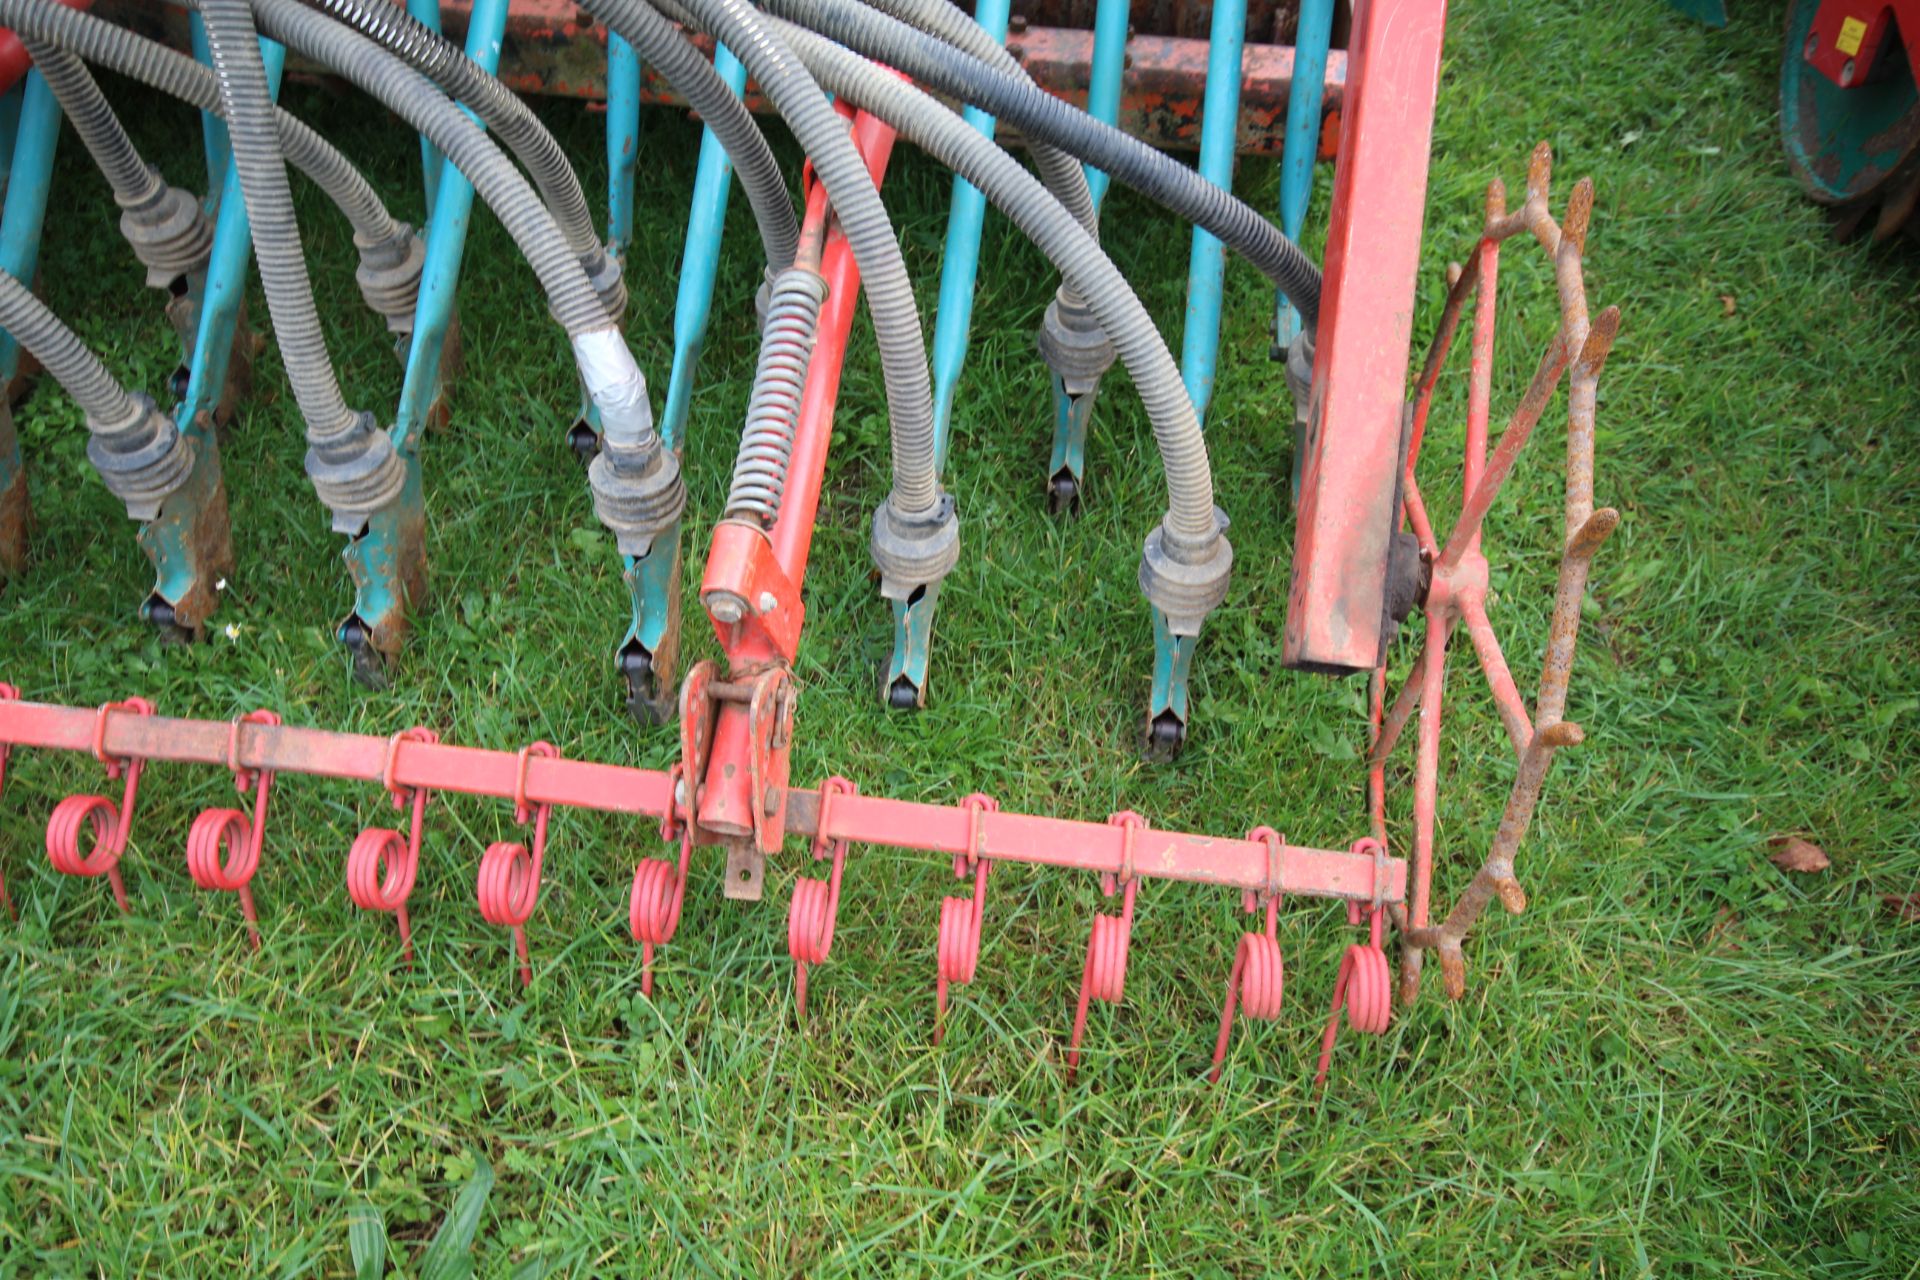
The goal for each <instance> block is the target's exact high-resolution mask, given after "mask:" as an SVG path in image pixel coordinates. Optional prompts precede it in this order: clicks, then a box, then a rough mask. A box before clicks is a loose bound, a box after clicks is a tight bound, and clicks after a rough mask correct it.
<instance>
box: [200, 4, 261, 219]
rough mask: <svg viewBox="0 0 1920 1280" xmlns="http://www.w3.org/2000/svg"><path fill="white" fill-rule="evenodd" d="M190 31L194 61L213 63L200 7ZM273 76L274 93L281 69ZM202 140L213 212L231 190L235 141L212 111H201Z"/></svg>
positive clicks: (204, 64) (208, 197)
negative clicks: (230, 161)
mask: <svg viewBox="0 0 1920 1280" xmlns="http://www.w3.org/2000/svg"><path fill="white" fill-rule="evenodd" d="M187 30H188V31H189V32H191V33H192V36H193V57H194V60H195V61H196V62H198V63H200V64H201V65H202V66H206V67H210V66H212V65H213V49H212V48H211V47H210V46H209V45H208V44H207V24H206V22H205V20H204V19H202V18H201V17H200V11H199V10H198V9H195V10H193V11H191V12H190V13H188V14H187ZM260 47H261V48H262V49H265V48H266V47H267V43H266V42H265V41H262V42H261V45H260ZM271 75H272V76H273V77H276V78H275V79H274V80H273V83H274V85H275V92H278V84H279V82H278V79H277V77H278V75H279V72H277V71H274V72H272V73H271ZM200 143H201V146H202V148H203V149H204V150H205V151H206V156H207V208H208V211H209V212H211V211H212V209H213V207H214V206H213V201H214V200H216V199H217V198H218V197H219V195H220V192H222V191H224V190H227V189H228V188H227V187H225V185H224V184H225V182H226V180H227V161H228V159H229V157H231V156H232V154H233V143H232V142H231V141H230V140H229V138H228V135H227V122H226V121H225V120H222V119H221V118H220V117H219V116H217V115H215V114H214V113H213V112H211V111H202V112H201V113H200Z"/></svg>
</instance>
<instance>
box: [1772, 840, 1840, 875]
mask: <svg viewBox="0 0 1920 1280" xmlns="http://www.w3.org/2000/svg"><path fill="white" fill-rule="evenodd" d="M1767 847H1768V848H1769V849H1772V850H1773V865H1774V866H1776V867H1778V868H1780V869H1781V870H1782V871H1825V870H1826V869H1827V868H1828V867H1830V866H1832V865H1833V862H1832V860H1831V859H1829V858H1828V857H1827V851H1826V850H1825V849H1822V848H1821V847H1820V846H1819V845H1817V844H1815V843H1814V842H1813V841H1811V840H1803V839H1801V838H1800V837H1799V836H1775V837H1773V838H1772V839H1771V840H1769V841H1767Z"/></svg>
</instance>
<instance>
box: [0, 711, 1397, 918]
mask: <svg viewBox="0 0 1920 1280" xmlns="http://www.w3.org/2000/svg"><path fill="white" fill-rule="evenodd" d="M100 714H101V713H100V712H99V711H98V710H96V709H94V708H91V707H67V706H56V705H52V704H47V703H35V702H17V701H12V700H6V699H0V744H5V745H7V746H11V747H28V748H39V749H42V750H53V751H75V752H81V753H84V754H92V752H93V750H94V735H95V732H96V730H102V731H101V733H100V742H101V746H102V748H103V749H104V750H105V752H106V753H107V755H109V756H110V757H113V758H115V759H122V760H125V759H140V760H146V761H168V762H172V763H177V764H198V765H211V766H215V767H219V768H225V767H226V766H227V765H228V764H229V763H236V762H237V763H238V764H239V765H240V766H241V767H242V768H245V769H251V770H261V769H270V770H273V771H275V772H276V773H278V774H280V775H282V776H283V778H284V775H286V774H312V775H316V776H319V777H327V778H343V779H349V780H353V781H359V782H369V783H373V784H375V785H381V784H382V783H383V780H384V779H385V778H386V776H387V770H388V768H389V764H390V765H391V771H392V772H391V777H392V780H393V782H394V783H395V785H397V786H399V787H403V788H419V787H424V788H426V789H427V790H428V791H446V792H455V793H458V794H462V795H475V796H492V797H495V798H498V799H501V800H512V799H514V798H515V787H516V784H517V782H518V779H519V770H520V757H519V753H517V752H513V751H488V750H482V749H480V748H476V747H461V746H454V745H452V744H449V743H438V742H419V741H413V740H408V739H404V738H395V739H390V738H380V737H374V736H371V735H368V734H355V733H334V732H330V731H327V730H322V729H307V728H301V727H298V726H292V725H270V724H263V723H257V722H256V723H247V724H243V725H241V726H240V729H239V731H238V737H237V748H238V749H237V752H236V760H235V761H231V762H230V761H229V760H228V757H227V749H228V744H229V741H230V739H231V737H232V735H233V733H234V730H233V726H232V725H231V724H230V723H228V722H225V721H217V720H180V719H174V718H171V717H167V716H159V715H153V716H143V715H136V714H133V713H130V712H118V713H114V714H110V715H108V716H107V717H106V723H105V725H104V729H102V726H101V724H100ZM526 770H527V773H526V791H525V798H526V800H527V801H528V803H529V804H531V805H533V806H539V805H543V804H552V805H559V806H564V807H569V808H576V809H593V810H598V811H601V812H607V813H625V814H634V815H639V816H646V817H655V818H657V817H660V816H661V815H663V814H664V813H665V812H666V808H667V799H668V785H669V784H668V775H667V774H665V773H662V772H659V771H657V770H653V769H635V768H630V767H627V766H625V765H610V764H598V763H594V762H592V761H587V760H569V759H565V758H563V757H545V756H538V755H535V756H530V757H529V758H528V759H527V762H526ZM282 785H283V786H284V782H283V784H282ZM786 806H787V809H786V811H787V822H786V825H787V830H788V832H789V833H790V834H793V835H801V836H812V835H815V834H818V833H819V820H820V793H819V791H818V790H817V789H816V790H801V789H798V788H793V789H789V790H788V791H787V792H786ZM972 821H973V815H972V811H970V810H967V809H964V808H960V807H958V806H948V805H936V804H922V803H918V802H914V801H905V800H888V799H885V798H882V797H878V796H861V795H836V796H835V797H834V800H833V804H832V810H831V814H830V822H829V826H828V830H827V832H826V835H827V836H828V837H829V838H831V839H835V840H846V841H850V842H852V843H855V844H865V845H881V846H887V847H891V848H897V849H924V850H929V851H932V852H936V853H941V854H947V855H951V854H956V853H965V852H967V841H968V832H969V830H970V829H971V828H970V825H969V824H970V823H971V822H972ZM979 821H980V846H979V848H978V850H977V852H978V853H979V854H980V855H981V856H983V857H986V858H988V859H991V860H994V861H999V862H1024V863H1034V864H1039V865H1045V866H1053V867H1064V868H1068V869H1070V870H1076V871H1092V872H1117V871H1119V870H1120V869H1121V867H1120V859H1121V856H1122V850H1123V841H1124V838H1125V837H1124V833H1123V832H1122V830H1121V829H1120V828H1118V827H1115V826H1111V825H1109V824H1107V823H1105V822H1083V821H1078V820H1074V819H1068V818H1046V817H1038V816H1034V815H1029V814H1017V813H999V812H989V813H986V814H984V815H981V817H980V819H979ZM183 838H184V837H183ZM1268 852H1269V851H1268V847H1267V845H1266V844H1265V843H1264V842H1262V841H1258V840H1245V839H1235V838H1229V837H1220V836H1207V835H1192V834H1188V833H1186V832H1178V831H1157V830H1152V829H1148V830H1144V831H1140V832H1138V833H1137V835H1136V837H1135V843H1134V855H1133V869H1134V871H1135V873H1136V874H1137V875H1139V876H1142V877H1147V878H1152V879H1161V880H1184V881H1189V882H1192V883H1196V884H1210V885H1217V886H1220V887H1222V888H1227V889H1243V890H1244V889H1250V890H1254V891H1261V890H1264V889H1266V888H1267V887H1268V877H1269V869H1268V866H1269V864H1268ZM1278 861H1279V872H1280V886H1279V887H1280V889H1281V891H1282V892H1283V893H1290V894H1297V895H1301V896H1304V897H1312V898H1341V899H1346V900H1349V901H1365V900H1370V899H1371V898H1372V896H1373V894H1374V889H1375V886H1374V877H1375V871H1376V863H1375V860H1374V858H1373V857H1372V856H1371V855H1370V854H1366V853H1355V852H1352V851H1350V850H1339V849H1316V848H1310V847H1306V846H1302V845H1293V844H1285V843H1282V844H1281V845H1280V847H1279V859H1278ZM1378 869H1379V871H1380V873H1381V885H1380V888H1381V898H1382V900H1383V901H1385V902H1388V903H1401V902H1404V901H1405V899H1406V886H1407V864H1406V860H1405V859H1404V858H1392V857H1389V858H1386V859H1384V861H1382V862H1381V863H1379V864H1378Z"/></svg>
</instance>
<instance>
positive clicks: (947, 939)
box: [933, 791, 1000, 1044]
mask: <svg viewBox="0 0 1920 1280" xmlns="http://www.w3.org/2000/svg"><path fill="white" fill-rule="evenodd" d="M960 807H961V808H963V809H965V810H966V811H967V851H966V852H965V853H956V854H954V855H953V876H954V879H956V880H965V879H966V878H967V873H968V872H969V871H971V872H972V873H973V896H972V897H971V898H958V897H945V898H942V899H940V934H939V940H940V941H939V952H938V962H937V963H938V974H937V980H936V981H935V984H934V1013H933V1042H934V1043H935V1044H939V1043H940V1041H941V1040H942V1039H944V1038H945V1036H946V1034H947V988H948V987H949V986H950V985H952V984H954V983H959V984H960V985H962V986H964V985H966V984H968V983H970V982H972V981H973V975H974V971H975V970H976V969H977V968H978V967H979V964H980V924H981V921H982V919H983V917H984V916H985V915H986V910H987V873H988V872H989V871H991V870H993V863H992V862H990V861H988V860H987V859H986V858H985V857H982V856H981V846H982V835H983V826H984V823H983V818H984V816H985V815H986V814H988V813H992V812H994V811H996V810H998V809H999V808H1000V802H999V801H998V800H995V799H994V798H993V797H992V796H989V795H983V794H982V793H980V792H978V791H976V792H974V793H973V794H972V795H970V796H968V797H967V798H966V799H964V800H962V801H961V802H960Z"/></svg>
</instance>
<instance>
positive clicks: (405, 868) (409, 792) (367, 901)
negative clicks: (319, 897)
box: [347, 725, 440, 968]
mask: <svg viewBox="0 0 1920 1280" xmlns="http://www.w3.org/2000/svg"><path fill="white" fill-rule="evenodd" d="M438 741H440V736H439V735H438V734H436V733H435V732H434V731H433V730H431V729H428V728H424V727H422V726H419V725H415V726H414V727H413V728H411V729H402V730H401V731H400V732H399V733H396V734H394V735H393V736H392V737H391V738H388V739H387V751H386V757H385V760H384V763H383V764H382V765H381V769H380V781H381V785H382V786H384V787H386V789H387V792H388V794H390V795H391V796H392V797H393V807H394V808H396V809H404V808H406V807H407V805H408V804H409V803H411V804H412V806H413V816H412V818H411V820H410V822H409V825H408V831H407V835H406V836H405V837H404V838H403V837H402V836H401V834H400V833H399V832H398V831H395V830H393V829H392V828H391V827H368V828H367V829H366V830H364V831H362V832H361V833H360V834H359V836H358V837H357V838H356V839H355V840H354V842H353V847H352V848H351V849H350V850H348V852H347V896H348V897H350V898H352V899H353V904H354V905H355V906H356V907H359V908H361V909H362V910H364V911H390V912H392V913H393V916H394V919H395V921H397V922H398V924H399V926H400V946H401V951H402V952H403V954H404V955H405V956H406V962H407V965H408V967H409V968H411V967H412V965H413V929H412V926H411V924H410V923H409V922H408V920H407V897H408V895H410V894H411V893H412V892H413V882H414V879H415V878H416V877H417V876H418V875H419V873H420V823H421V819H422V817H423V816H424V815H425V812H426V807H427V789H426V788H425V787H406V786H402V785H401V784H400V783H399V782H398V781H397V773H398V769H399V765H400V745H401V744H402V743H403V742H419V743H434V742H438Z"/></svg>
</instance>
